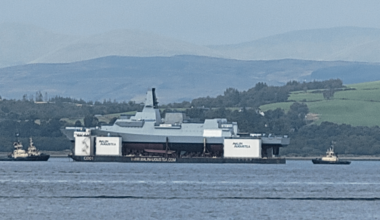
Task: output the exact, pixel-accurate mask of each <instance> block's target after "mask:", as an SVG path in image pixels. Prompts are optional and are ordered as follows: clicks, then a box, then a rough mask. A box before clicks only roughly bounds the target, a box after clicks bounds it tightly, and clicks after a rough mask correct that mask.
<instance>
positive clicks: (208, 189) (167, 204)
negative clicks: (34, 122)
mask: <svg viewBox="0 0 380 220" xmlns="http://www.w3.org/2000/svg"><path fill="white" fill-rule="evenodd" d="M0 218H1V219H22V218H24V219H25V218H26V219H380V162H369V161H353V162H352V163H351V165H349V166H331V165H330V166H329V165H313V164H312V163H311V161H287V164H286V165H259V164H148V163H138V164H137V163H80V162H71V161H70V160H69V159H65V158H52V159H50V160H49V161H48V162H0Z"/></svg>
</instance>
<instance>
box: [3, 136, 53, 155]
mask: <svg viewBox="0 0 380 220" xmlns="http://www.w3.org/2000/svg"><path fill="white" fill-rule="evenodd" d="M29 143H30V144H29V147H28V150H27V151H25V150H24V149H23V146H22V143H21V142H20V141H16V142H14V143H13V147H14V150H13V152H12V153H11V154H9V155H8V158H0V161H47V160H49V157H50V155H47V154H43V153H40V152H39V151H38V150H37V148H36V147H35V146H34V144H33V140H32V138H29Z"/></svg>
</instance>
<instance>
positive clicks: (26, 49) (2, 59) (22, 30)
mask: <svg viewBox="0 0 380 220" xmlns="http://www.w3.org/2000/svg"><path fill="white" fill-rule="evenodd" d="M76 39H78V38H77V37H74V36H67V35H61V34H55V33H53V32H50V31H47V30H44V29H42V28H39V27H36V26H32V25H23V24H13V23H5V24H0V67H5V66H13V65H20V64H26V63H29V62H30V61H32V60H35V59H37V58H38V57H41V56H44V55H46V54H48V53H51V52H53V51H55V50H57V49H60V48H61V47H65V46H67V45H69V44H71V43H73V42H74V41H75V40H76Z"/></svg>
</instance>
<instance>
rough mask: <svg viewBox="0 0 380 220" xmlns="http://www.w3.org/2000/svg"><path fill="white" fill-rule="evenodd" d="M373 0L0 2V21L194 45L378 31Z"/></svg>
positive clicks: (58, 30)
mask: <svg viewBox="0 0 380 220" xmlns="http://www.w3.org/2000/svg"><path fill="white" fill-rule="evenodd" d="M379 11H380V1H379V0H234V1H231V0H138V1H130V0H62V1H59V0H56V1H52V0H0V23H9V22H11V23H22V24H32V25H36V26H39V27H42V28H45V29H47V30H51V31H54V32H56V33H62V34H70V35H83V36H87V35H93V34H99V33H104V32H107V31H111V30H116V29H132V30H141V31H146V32H151V33H155V34H159V35H162V36H166V37H170V38H175V39H178V40H182V41H186V42H190V43H194V44H198V45H218V44H236V43H242V42H247V41H252V40H256V39H259V38H263V37H267V36H271V35H275V34H281V33H285V32H289V31H294V30H305V29H318V28H332V27H341V26H355V27H368V28H380V22H379V21H380V13H379Z"/></svg>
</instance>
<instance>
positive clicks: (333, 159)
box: [312, 146, 351, 165]
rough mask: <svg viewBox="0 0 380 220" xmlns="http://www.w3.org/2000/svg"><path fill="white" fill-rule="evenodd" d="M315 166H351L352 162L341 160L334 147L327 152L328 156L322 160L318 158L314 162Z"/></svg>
mask: <svg viewBox="0 0 380 220" xmlns="http://www.w3.org/2000/svg"><path fill="white" fill-rule="evenodd" d="M312 162H313V164H336V165H349V164H350V163H351V161H347V160H340V159H339V158H338V155H336V154H335V152H334V146H331V147H330V149H328V150H327V152H326V156H324V157H321V158H316V159H313V160H312Z"/></svg>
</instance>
